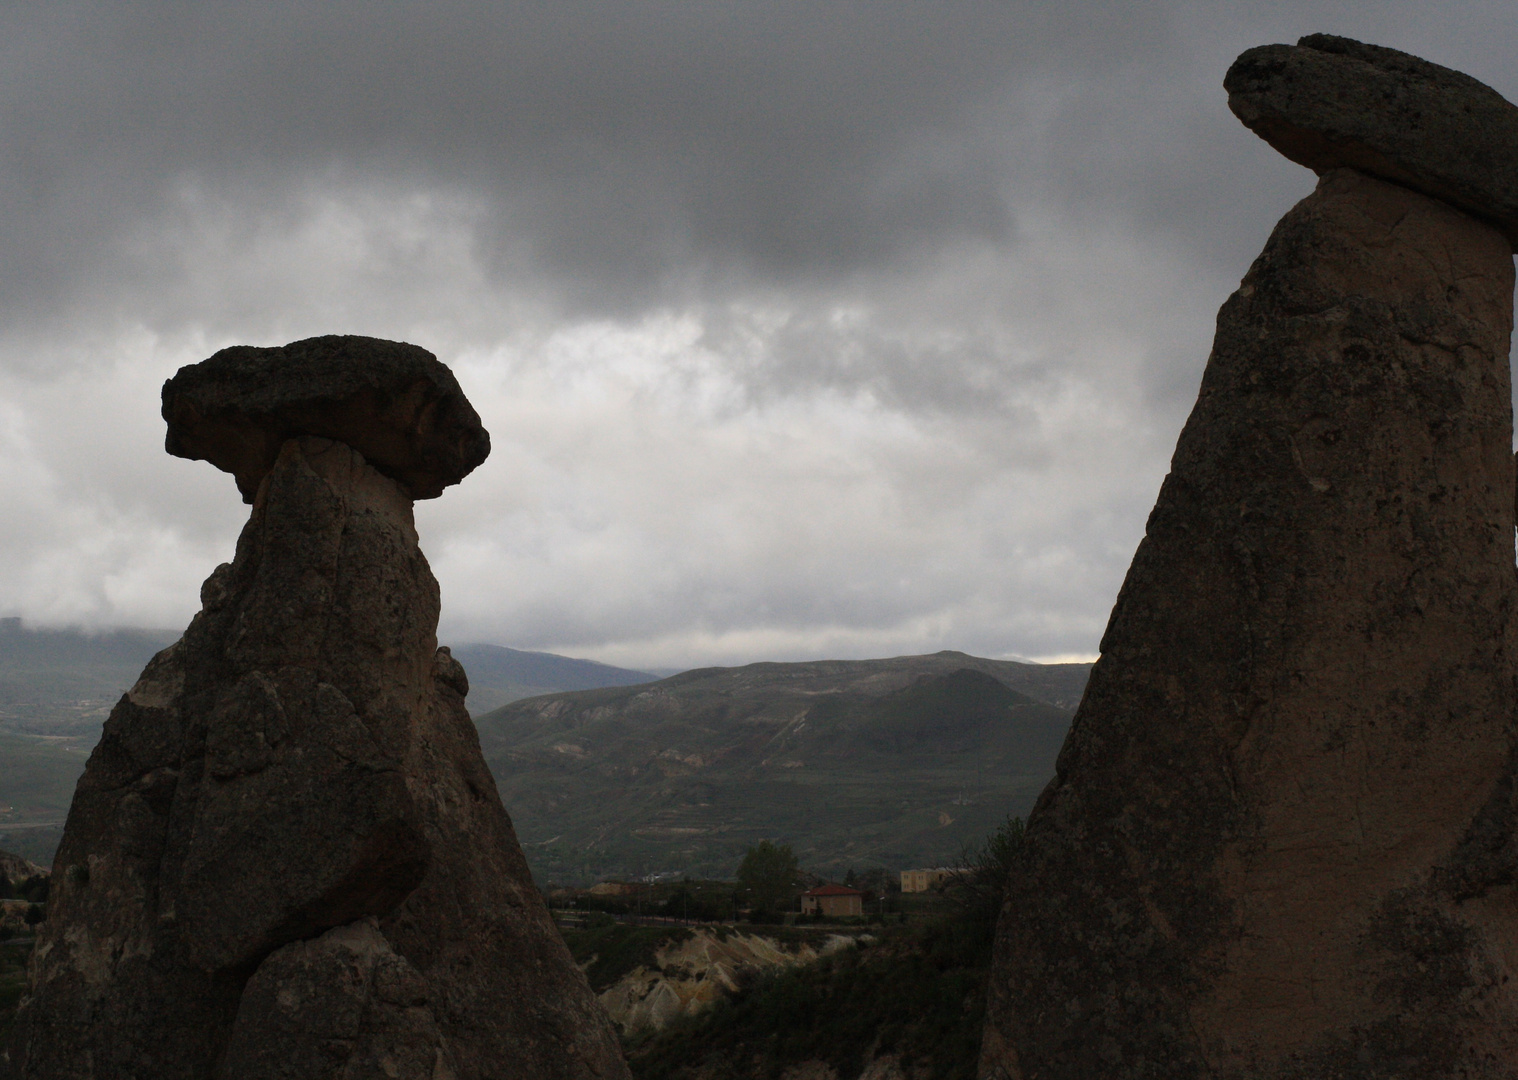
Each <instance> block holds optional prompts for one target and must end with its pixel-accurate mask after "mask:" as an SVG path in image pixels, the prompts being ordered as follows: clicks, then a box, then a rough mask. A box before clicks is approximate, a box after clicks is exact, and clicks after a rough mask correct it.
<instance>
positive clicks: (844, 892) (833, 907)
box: [801, 885, 864, 917]
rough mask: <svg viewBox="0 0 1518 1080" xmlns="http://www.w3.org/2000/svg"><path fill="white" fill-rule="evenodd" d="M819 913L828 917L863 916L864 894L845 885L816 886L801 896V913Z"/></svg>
mask: <svg viewBox="0 0 1518 1080" xmlns="http://www.w3.org/2000/svg"><path fill="white" fill-rule="evenodd" d="M816 911H820V912H822V914H824V915H827V916H829V917H838V916H844V915H863V914H864V893H862V892H860V891H859V890H858V889H851V888H849V887H848V886H847V885H818V886H817V887H816V888H815V889H808V890H807V891H806V892H804V893H802V894H801V913H802V914H803V915H810V914H812V913H813V912H816Z"/></svg>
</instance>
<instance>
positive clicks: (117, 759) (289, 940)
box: [0, 338, 627, 1080]
mask: <svg viewBox="0 0 1518 1080" xmlns="http://www.w3.org/2000/svg"><path fill="white" fill-rule="evenodd" d="M326 340H329V339H317V341H316V342H315V343H312V342H304V343H300V345H298V346H296V347H292V348H291V350H287V353H286V355H289V352H296V353H299V352H300V351H301V350H305V351H306V354H307V355H309V354H310V351H311V350H312V348H313V346H317V347H321V346H322V343H323V342H324V341H326ZM335 340H336V342H337V343H338V348H339V350H340V353H341V355H342V356H343V357H344V365H346V366H345V367H344V368H343V371H342V378H340V379H339V380H337V381H338V382H339V384H340V389H341V390H342V392H343V393H346V392H347V389H348V388H350V387H351V385H354V384H361V383H362V382H363V377H362V376H361V375H355V376H354V377H353V379H352V380H349V379H348V375H349V374H352V372H353V371H354V370H356V368H357V367H358V366H359V364H360V361H361V355H362V354H361V353H360V352H358V351H356V350H357V349H358V346H357V345H355V342H361V341H363V340H365V339H353V338H345V339H335ZM393 348H397V349H403V350H409V349H410V348H411V347H409V346H395V347H393ZM318 351H319V348H318ZM229 352H233V351H232V350H228V351H224V352H222V353H219V354H217V356H216V357H213V358H212V360H211V361H208V364H209V365H210V368H209V371H210V373H211V374H212V375H216V376H217V377H220V373H221V372H222V371H224V370H225V369H224V361H225V359H226V357H227V356H228V353H229ZM268 352H271V351H270V350H262V351H259V353H260V355H259V356H258V357H256V359H258V361H259V363H261V364H262V363H264V362H265V361H266V360H267V355H266V354H267V353H268ZM272 352H278V350H272ZM414 352H416V353H419V352H420V350H414ZM385 355H386V354H384V353H383V352H381V359H382V360H383V359H384V357H385ZM234 359H236V357H235V356H234ZM430 364H435V361H432V362H430ZM430 364H424V365H422V366H423V367H429V366H430ZM383 366H384V365H383V364H381V367H383ZM437 367H438V368H441V365H437ZM444 374H445V375H446V370H444ZM272 375H273V376H274V377H275V381H276V382H278V381H279V380H280V379H281V378H283V377H284V376H283V373H282V372H281V371H280V369H279V366H278V365H277V364H276V365H275V366H274V368H273V369H272ZM386 377H388V376H386ZM206 381H208V380H207V376H206V374H205V373H198V372H197V371H196V369H194V368H191V369H186V370H185V371H182V372H181V373H180V374H179V375H178V376H176V377H175V379H174V380H171V381H170V383H169V384H167V385H166V387H165V402H166V412H173V411H174V408H173V407H172V406H173V404H174V402H182V401H183V398H182V397H180V396H179V395H180V394H181V393H182V392H183V388H184V387H185V386H186V385H189V386H203V385H205V383H206ZM441 383H446V384H447V385H449V386H452V379H451V376H450V377H448V378H447V379H446V380H444V379H441V378H440V379H437V380H436V384H441ZM328 389H330V388H329V387H327V386H323V385H320V384H318V385H317V386H316V387H315V388H314V391H313V397H314V398H315V399H317V400H320V401H332V400H342V394H341V393H338V394H325V391H326V390H328ZM450 392H451V393H454V394H457V388H456V386H452V390H451V391H450ZM240 395H242V391H241V390H239V389H238V388H236V387H233V388H232V391H231V392H230V393H229V394H228V395H227V397H228V398H231V399H234V400H246V399H247V398H255V399H256V395H254V394H252V393H251V392H250V393H249V394H248V395H244V396H240ZM360 396H362V395H360ZM382 397H383V395H377V396H376V397H375V398H374V399H373V400H375V401H378V402H379V404H378V405H377V408H378V409H379V411H381V412H382V413H383V412H384V411H385V408H386V405H385V402H384V401H383V400H380V399H381V398H382ZM207 400H208V399H206V398H202V399H199V401H200V402H201V404H198V405H197V410H198V411H199V414H200V415H201V416H202V417H204V416H220V417H222V422H223V426H224V427H225V428H227V429H231V430H243V429H244V426H245V425H244V421H245V419H246V417H245V416H244V414H242V413H239V412H238V411H237V409H238V408H239V406H236V405H234V406H231V407H222V404H221V403H218V402H217V401H216V400H215V399H214V398H213V399H210V400H211V401H212V404H211V406H210V407H203V406H204V402H205V401H207ZM225 400H226V399H225V398H224V399H222V402H223V403H224V401H225ZM281 400H282V402H283V404H282V405H281V406H280V407H281V408H284V409H285V410H286V415H289V416H297V417H298V416H300V415H302V408H303V407H302V406H301V405H300V403H299V401H297V400H294V399H293V395H288V396H286V397H284V398H282V399H281ZM262 406H263V399H257V404H256V405H255V406H253V408H254V410H255V411H254V413H253V415H255V416H264V415H267V414H265V413H263V412H261V411H258V410H260V409H262ZM451 408H452V409H453V412H454V415H456V416H457V415H460V414H464V413H467V415H468V416H473V412H472V410H469V409H468V404H467V402H464V401H463V399H462V395H458V398H457V402H455V404H454V405H453V406H451ZM315 411H316V412H317V413H318V414H320V413H321V409H319V408H318V409H316V410H315ZM386 415H387V416H388V415H389V414H386ZM349 419H350V420H352V419H353V418H352V416H351V415H350V417H349ZM354 422H355V423H356V422H357V421H354ZM386 422H388V420H387V419H386V417H384V416H382V417H381V418H380V419H379V420H378V421H377V423H386ZM292 423H293V421H292ZM475 426H476V428H477V427H478V422H477V421H476V422H475ZM294 431H295V434H294V435H293V436H292V437H290V438H287V439H286V440H285V441H284V442H283V443H282V444H281V445H280V447H279V449H278V453H277V455H276V456H275V458H274V461H273V463H272V465H271V467H270V468H269V469H268V470H267V472H266V473H265V474H264V475H263V477H262V479H261V480H260V481H259V484H258V487H257V489H256V497H255V500H254V504H253V512H252V516H251V518H250V520H249V522H248V524H247V526H246V528H245V529H244V530H243V533H242V536H241V537H240V538H239V540H238V545H237V553H236V557H235V559H234V560H233V562H231V563H230V564H227V565H223V566H221V567H219V568H218V569H217V570H216V571H215V573H213V574H212V575H211V577H210V578H209V579H208V580H207V581H206V583H205V585H204V587H203V588H202V594H201V595H202V601H203V604H204V607H203V608H202V610H201V612H200V614H199V615H197V616H196V618H195V620H194V621H193V622H192V623H191V624H190V627H189V629H188V630H186V632H185V634H184V637H183V638H182V639H181V640H180V641H179V642H178V643H177V644H175V645H174V646H172V647H171V648H169V649H166V650H165V651H164V652H162V653H160V654H159V655H158V656H157V657H156V658H155V659H154V660H153V661H152V662H151V663H150V664H149V665H148V668H147V669H146V670H145V671H144V672H143V675H142V677H141V679H140V680H139V681H138V682H137V684H136V685H135V686H134V687H133V688H132V690H131V691H130V692H129V693H128V694H127V695H126V696H125V697H124V698H123V699H122V701H121V702H120V703H119V704H118V705H117V706H116V709H115V710H114V711H113V713H112V714H111V717H110V719H109V720H108V721H107V723H106V726H105V730H104V734H103V737H102V739H101V742H100V745H99V746H98V747H97V748H96V750H95V752H94V754H93V755H92V756H91V758H90V761H89V765H88V767H87V768H86V770H85V774H84V776H83V778H82V779H81V780H80V782H79V787H78V790H77V792H76V794H75V797H74V803H73V806H72V808H71V810H70V812H69V818H68V824H67V827H66V829H65V833H64V838H63V842H62V845H61V846H60V848H59V850H58V855H57V859H56V861H55V864H54V865H55V866H56V867H57V868H58V873H57V875H56V877H55V881H54V884H53V891H52V898H51V901H50V904H49V914H48V918H47V921H46V922H45V923H44V924H43V933H42V934H41V936H40V938H39V940H38V944H37V949H36V953H35V957H34V961H33V970H32V974H31V987H30V998H29V1000H28V1001H27V1002H26V1003H25V1004H23V1006H22V1010H21V1012H20V1014H19V1017H18V1022H17V1027H16V1032H15V1035H14V1037H13V1039H12V1042H11V1044H10V1046H9V1049H8V1052H7V1054H6V1056H5V1061H4V1062H3V1063H0V1074H7V1075H10V1076H14V1077H25V1078H29V1080H52V1078H64V1077H67V1078H71V1080H73V1078H79V1080H85V1078H89V1080H122V1078H141V1080H148V1078H153V1080H180V1078H184V1080H189V1078H197V1080H198V1078H226V1080H232V1078H237V1080H251V1078H255V1077H256V1078H273V1077H278V1078H291V1080H293V1078H305V1077H311V1078H316V1077H343V1078H360V1077H395V1076H401V1077H426V1078H428V1080H442V1078H451V1080H486V1078H490V1080H496V1078H507V1077H511V1078H523V1080H526V1078H534V1080H536V1078H570V1077H573V1078H576V1080H581V1078H584V1080H589V1078H592V1077H625V1076H626V1075H627V1073H626V1067H625V1065H624V1064H623V1062H622V1059H621V1056H620V1051H619V1049H618V1046H617V1041H616V1037H615V1034H614V1032H613V1030H612V1028H611V1025H610V1023H609V1021H608V1020H607V1019H606V1017H605V1014H604V1012H603V1011H602V1010H601V1008H600V1007H599V1005H598V1004H597V1003H596V1001H595V999H594V997H593V996H592V994H591V991H590V988H589V985H588V984H587V983H586V981H585V978H584V976H583V975H582V974H581V973H580V971H579V970H578V969H577V968H576V967H575V966H574V963H573V961H572V960H571V958H570V956H569V953H568V950H567V949H566V948H565V946H564V944H563V942H562V940H561V939H560V938H559V936H558V933H557V931H556V930H555V928H554V926H553V924H552V922H551V921H550V919H549V917H548V913H547V911H546V909H545V908H544V906H543V904H542V902H541V900H540V898H539V896H538V893H537V891H536V889H535V888H534V887H533V884H532V881H531V878H530V876H529V874H528V870H527V866H526V864H525V862H524V861H523V858H522V854H521V850H520V848H519V846H518V844H517V841H516V837H515V835H514V833H513V831H512V827H511V823H510V821H509V819H508V818H507V816H506V813H505V811H504V809H503V808H502V806H501V802H500V799H499V797H498V796H497V794H496V788H495V784H494V782H493V780H492V778H491V775H490V773H489V771H488V770H487V769H486V767H485V763H484V761H483V759H482V758H481V756H480V751H479V744H478V741H477V739H476V736H475V733H474V728H473V725H472V724H471V722H470V720H469V716H468V713H467V712H466V711H465V709H464V695H465V693H466V691H467V688H468V684H467V682H466V679H465V675H464V672H463V669H462V668H461V667H460V666H459V665H458V663H457V662H456V661H454V660H453V659H452V658H451V656H450V655H449V653H448V650H447V649H439V648H437V642H436V637H435V632H436V626H437V617H438V589H437V583H436V581H435V580H434V579H433V577H432V574H431V571H430V570H429V569H428V566H427V562H426V559H425V558H424V557H423V556H422V553H421V551H420V549H419V548H418V547H417V536H416V532H415V529H414V528H413V525H412V506H411V498H410V495H411V491H410V490H409V489H408V488H407V487H405V486H403V484H402V483H401V482H399V481H397V480H395V479H392V478H391V477H390V476H387V475H384V474H382V473H381V472H380V471H377V470H376V469H375V468H373V467H372V466H371V465H369V464H368V463H367V462H366V460H365V457H364V455H363V454H361V453H360V452H359V451H358V450H356V449H354V447H353V446H352V445H351V444H349V443H345V442H339V441H335V440H333V439H330V438H323V437H318V436H315V435H311V434H307V433H303V432H301V431H300V429H299V427H298V426H297V427H296V428H295V429H294ZM480 435H481V436H483V432H482V431H481V432H480ZM208 437H209V438H210V439H211V440H212V441H213V442H214V440H215V437H216V436H215V432H214V431H213V432H211V433H210V435H209V436H208ZM355 441H360V442H361V441H363V440H362V439H355ZM417 457H418V458H419V459H421V460H422V461H423V462H425V461H427V460H430V458H429V456H428V452H427V451H426V450H425V449H423V450H420V451H419V452H418V455H417ZM414 464H416V462H415V461H411V462H408V461H407V460H406V459H404V458H401V459H399V461H398V462H397V461H395V460H392V463H391V466H390V468H391V470H392V471H393V472H398V473H401V474H405V473H406V472H407V470H408V469H409V468H410V467H411V466H412V465H414Z"/></svg>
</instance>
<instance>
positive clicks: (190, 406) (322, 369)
mask: <svg viewBox="0 0 1518 1080" xmlns="http://www.w3.org/2000/svg"><path fill="white" fill-rule="evenodd" d="M163 418H164V420H166V421H167V422H168V425H169V434H168V439H167V442H166V449H167V450H168V452H169V453H171V454H173V455H175V456H176V457H184V458H191V459H195V460H205V461H209V462H210V463H211V464H212V465H215V466H216V467H217V468H218V469H221V470H223V471H225V472H229V473H231V474H232V475H233V476H234V477H235V478H236V479H237V490H238V491H240V492H242V497H243V501H244V502H248V503H251V502H252V501H253V497H254V495H255V494H257V492H258V485H259V483H260V482H261V481H262V480H263V478H264V477H265V476H267V475H268V473H269V470H270V469H271V468H273V466H274V459H275V458H276V457H278V456H279V451H280V447H282V446H283V445H284V444H285V441H286V440H287V439H291V438H295V437H297V436H300V435H318V436H322V437H323V438H328V439H336V440H338V441H339V442H344V443H347V444H348V445H349V446H351V447H353V448H354V449H355V450H357V451H358V452H359V453H361V454H363V455H364V460H365V461H367V462H368V463H369V464H370V465H372V466H373V467H374V468H376V469H378V470H379V471H380V472H382V473H384V474H385V475H386V476H388V477H390V478H391V479H392V480H395V481H396V482H398V483H399V484H400V485H401V486H402V487H403V488H404V489H405V490H406V492H407V494H409V495H410V496H411V498H413V499H435V498H437V496H439V495H441V494H442V492H443V489H444V488H445V487H448V486H449V485H450V484H457V483H458V482H459V481H460V480H462V479H463V478H464V477H466V476H468V475H469V473H470V472H471V471H473V470H474V468H475V467H476V466H477V465H479V464H480V463H481V462H482V461H484V460H485V458H486V457H487V456H488V455H489V454H490V436H489V435H488V434H487V433H486V431H485V429H484V427H483V426H482V425H481V424H480V418H479V416H477V415H476V414H475V411H474V408H473V406H471V405H470V404H469V400H468V399H467V398H465V397H464V393H463V391H462V390H460V389H459V384H458V381H457V380H456V379H455V378H454V377H453V372H451V371H449V370H448V368H447V367H446V366H445V365H443V364H441V363H439V362H438V360H437V358H436V357H434V356H433V355H432V354H431V353H430V352H428V351H427V350H426V349H422V348H418V347H417V346H415V345H408V344H405V343H404V342H398V341H381V340H380V339H379V338H367V337H355V336H352V335H332V336H328V337H315V338H307V339H306V340H304V341H294V342H291V343H290V344H289V345H284V346H281V347H279V348H272V349H259V348H254V347H253V346H251V345H235V346H233V347H232V348H230V349H222V350H221V351H220V352H219V353H217V354H216V355H215V356H213V357H211V358H210V359H209V360H205V361H202V362H201V363H199V364H192V365H190V366H189V367H184V368H181V369H180V370H179V372H178V373H177V374H176V375H175V376H174V377H173V378H172V379H170V380H169V381H168V382H166V383H164V384H163Z"/></svg>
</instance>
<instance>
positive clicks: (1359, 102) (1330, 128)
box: [1223, 34, 1518, 251]
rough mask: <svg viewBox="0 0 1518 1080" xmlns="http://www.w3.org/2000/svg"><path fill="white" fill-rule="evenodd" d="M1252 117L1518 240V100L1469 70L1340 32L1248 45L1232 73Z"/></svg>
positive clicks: (1297, 148) (1259, 131)
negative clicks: (1516, 103) (1282, 42)
mask: <svg viewBox="0 0 1518 1080" xmlns="http://www.w3.org/2000/svg"><path fill="white" fill-rule="evenodd" d="M1223 86H1224V88H1225V89H1226V90H1227V91H1228V107H1229V108H1230V109H1232V110H1233V112H1234V115H1235V116H1237V117H1238V118H1239V119H1240V120H1242V121H1243V122H1244V125H1245V126H1246V127H1247V128H1249V130H1251V131H1253V132H1254V133H1255V134H1256V135H1258V136H1260V138H1262V139H1264V140H1265V141H1266V142H1268V143H1269V144H1270V145H1271V146H1273V147H1275V149H1277V150H1279V151H1280V152H1281V153H1282V154H1284V155H1285V156H1286V157H1288V158H1290V159H1291V160H1292V161H1295V162H1296V163H1297V164H1299V165H1305V166H1307V167H1308V168H1309V169H1312V170H1313V171H1314V172H1317V173H1319V174H1321V173H1325V172H1327V171H1328V170H1329V169H1336V168H1343V167H1348V168H1352V169H1358V170H1359V171H1360V172H1363V173H1369V174H1370V175H1371V176H1375V177H1379V178H1380V179H1383V180H1390V181H1391V182H1392V183H1395V184H1401V185H1402V186H1403V187H1407V188H1411V189H1412V190H1414V191H1417V192H1421V193H1422V194H1424V195H1430V196H1432V197H1434V198H1436V199H1440V200H1442V201H1444V202H1446V203H1449V204H1450V205H1451V206H1454V207H1456V208H1458V209H1460V210H1464V211H1465V212H1466V213H1468V214H1472V215H1474V216H1476V217H1479V218H1483V219H1485V220H1487V221H1489V222H1491V223H1492V224H1493V225H1495V226H1496V227H1497V228H1498V229H1500V230H1501V231H1502V233H1503V234H1504V235H1505V236H1506V237H1507V238H1508V241H1509V242H1510V243H1512V244H1513V246H1514V250H1515V251H1518V107H1515V106H1513V105H1512V104H1511V103H1510V102H1508V101H1507V99H1505V98H1504V97H1503V96H1502V95H1501V94H1499V93H1497V91H1495V90H1493V89H1492V88H1491V87H1489V86H1487V85H1486V84H1485V83H1483V82H1480V81H1478V80H1476V79H1473V78H1471V77H1470V76H1469V75H1465V74H1462V73H1461V72H1458V71H1451V70H1450V69H1449V68H1446V67H1440V66H1439V65H1438V64H1431V63H1429V62H1428V61H1427V60H1422V59H1419V58H1418V57H1416V56H1411V55H1409V54H1407V53H1404V52H1398V51H1397V50H1396V49H1388V48H1384V47H1382V46H1379V45H1366V44H1364V43H1362V42H1359V41H1354V40H1352V39H1351V38H1342V37H1335V36H1333V35H1332V34H1311V35H1309V36H1307V37H1304V38H1302V39H1301V40H1300V41H1298V42H1297V43H1296V44H1295V45H1261V46H1260V47H1258V48H1254V49H1250V50H1248V51H1247V52H1245V53H1243V54H1242V55H1241V56H1240V57H1239V58H1238V59H1237V60H1235V61H1234V63H1233V66H1232V67H1231V68H1229V69H1228V74H1227V75H1226V76H1225V77H1224V79H1223Z"/></svg>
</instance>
